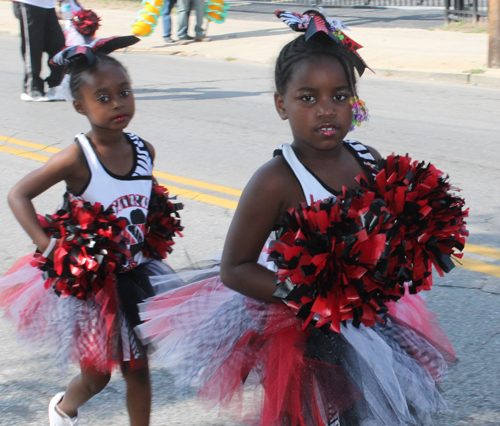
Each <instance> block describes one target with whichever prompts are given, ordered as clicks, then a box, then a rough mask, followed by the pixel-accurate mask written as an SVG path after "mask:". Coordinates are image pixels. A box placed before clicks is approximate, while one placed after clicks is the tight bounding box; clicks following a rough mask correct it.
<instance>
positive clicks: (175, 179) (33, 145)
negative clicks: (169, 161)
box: [0, 135, 242, 205]
mask: <svg viewBox="0 0 500 426" xmlns="http://www.w3.org/2000/svg"><path fill="white" fill-rule="evenodd" d="M0 141H4V142H7V143H10V144H14V145H19V146H23V147H26V148H31V149H37V150H40V151H45V152H50V153H52V154H55V153H57V152H60V151H61V150H60V149H59V148H54V147H51V146H47V145H42V144H38V143H33V142H28V141H23V140H21V139H16V138H11V137H9V136H3V135H0ZM3 151H4V152H8V153H9V154H14V155H21V153H26V151H23V150H20V149H16V148H12V149H9V148H8V147H6V149H4V150H3ZM21 156H23V157H26V158H31V159H32V160H36V161H43V162H46V161H47V159H48V157H45V156H43V155H42V156H41V157H40V158H38V157H36V156H31V155H29V153H28V154H26V155H21ZM154 175H155V176H156V177H159V178H161V179H165V180H169V181H172V182H177V183H181V184H184V185H189V186H194V187H197V188H203V189H208V190H210V191H215V192H220V193H222V194H228V195H233V196H235V197H239V196H241V193H242V191H241V190H239V189H234V188H229V187H227V186H223V185H215V184H213V183H208V182H203V181H201V180H195V179H189V178H184V177H181V176H175V175H172V174H170V173H164V172H160V171H156V170H155V171H154ZM193 194H198V193H197V192H193ZM213 198H215V199H222V198H219V197H213ZM196 199H200V198H199V197H198V198H196ZM207 199H210V196H208V195H207ZM232 203H233V204H234V202H232ZM233 204H231V205H233ZM217 205H218V204H217Z"/></svg>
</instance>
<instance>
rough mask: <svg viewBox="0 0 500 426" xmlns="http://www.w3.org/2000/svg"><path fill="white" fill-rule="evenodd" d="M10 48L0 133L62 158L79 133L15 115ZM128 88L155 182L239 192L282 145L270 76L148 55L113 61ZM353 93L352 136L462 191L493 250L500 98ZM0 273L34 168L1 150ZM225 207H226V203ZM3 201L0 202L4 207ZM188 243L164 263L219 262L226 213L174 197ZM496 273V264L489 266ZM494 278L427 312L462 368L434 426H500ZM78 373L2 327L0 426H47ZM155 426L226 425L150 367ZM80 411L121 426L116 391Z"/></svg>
mask: <svg viewBox="0 0 500 426" xmlns="http://www.w3.org/2000/svg"><path fill="white" fill-rule="evenodd" d="M18 43H19V40H18V39H14V38H0V51H1V52H2V61H1V62H0V76H1V78H0V93H2V100H3V102H1V103H0V135H4V136H10V137H15V138H18V139H22V140H25V141H30V142H36V143H40V144H43V145H50V146H54V147H58V148H64V147H66V146H68V145H69V144H70V143H72V139H73V136H74V135H75V134H76V133H78V132H80V131H85V130H86V129H88V125H87V123H86V121H85V118H84V117H82V116H79V115H78V114H77V113H75V112H74V111H73V110H72V107H71V105H69V104H67V103H52V104H43V103H31V104H30V103H23V102H21V101H20V100H19V95H20V88H21V72H20V71H21V67H22V64H21V60H20V57H19V53H18ZM117 57H118V59H120V60H122V61H123V62H124V63H125V64H126V66H127V67H128V69H129V71H130V74H131V76H132V79H133V82H134V86H135V94H136V100H137V104H136V108H137V114H136V117H135V118H134V120H133V122H132V124H131V126H130V128H129V130H130V131H131V132H134V133H137V134H139V135H141V136H142V137H144V138H145V139H146V140H148V141H150V142H152V143H153V144H154V145H155V148H156V152H157V160H156V164H155V167H156V169H157V170H159V171H162V172H165V173H171V174H173V175H176V176H183V177H187V178H191V179H197V180H200V181H204V182H210V183H214V184H219V185H225V186H229V187H232V188H236V189H242V188H243V187H244V185H245V183H246V182H247V181H248V179H249V178H250V176H251V175H252V173H253V172H254V171H255V169H256V168H257V167H258V166H259V165H261V164H263V163H264V162H265V161H267V160H268V159H269V158H270V157H271V155H272V151H273V149H274V148H275V147H276V146H278V145H279V144H280V143H282V142H286V141H290V132H289V129H288V126H287V124H286V123H283V122H281V121H280V120H279V118H278V116H277V114H276V112H275V111H274V105H273V100H272V95H273V84H272V70H271V69H270V68H267V67H264V66H253V65H248V64H240V63H234V62H210V61H202V60H197V59H190V58H175V57H170V56H163V55H153V54H125V55H123V54H119V55H117ZM360 95H361V97H362V98H363V99H364V100H365V102H366V103H367V105H368V106H369V108H370V111H371V115H372V119H371V122H370V123H369V124H367V125H366V126H363V127H361V129H359V130H357V131H356V132H355V133H354V134H352V137H353V138H357V139H359V140H360V141H362V142H364V143H367V144H369V145H372V146H374V147H376V148H377V149H378V150H379V151H380V152H381V153H382V154H383V155H384V154H385V155H387V154H389V153H391V152H398V153H407V152H408V153H410V155H411V156H413V157H414V158H415V159H425V160H432V161H433V163H435V164H436V166H437V167H439V168H440V169H442V170H445V171H446V172H448V173H449V174H450V176H451V180H452V182H454V183H455V184H456V185H457V186H459V187H461V188H462V189H463V194H464V196H465V198H466V200H467V202H468V204H469V206H470V208H471V217H470V220H469V228H470V230H471V237H470V240H469V241H470V242H471V243H473V244H477V245H482V246H488V247H491V248H496V249H500V234H499V232H498V229H499V225H500V208H499V205H498V199H499V196H500V189H499V188H498V186H497V184H496V182H498V181H499V179H500V170H499V168H498V159H499V158H500V146H499V145H498V134H499V133H500V122H499V121H498V120H497V118H496V115H497V114H496V112H495V111H497V109H498V104H499V101H500V91H499V90H490V89H486V88H481V87H472V86H456V85H441V84H435V83H425V82H406V81H400V80H397V79H393V78H383V77H370V76H367V77H363V79H362V81H361V82H360ZM0 164H1V170H2V171H3V173H2V180H0V206H1V208H0V223H1V228H0V229H1V230H2V234H1V235H2V240H1V242H2V245H1V247H0V272H1V273H3V272H5V271H6V270H7V268H8V267H9V266H10V265H11V264H12V263H13V261H14V260H15V259H17V258H18V257H20V256H22V255H24V254H26V253H29V252H30V251H31V250H32V245H31V244H30V242H29V240H28V238H27V237H26V236H25V235H24V234H23V232H22V231H21V229H20V227H19V226H18V225H17V224H16V222H15V220H14V219H13V217H12V215H11V213H10V211H9V210H8V207H7V205H6V202H5V195H6V193H7V191H8V189H9V188H10V187H11V186H12V185H13V184H14V183H15V182H16V181H17V180H19V179H20V178H21V177H22V176H24V175H25V174H26V173H28V172H29V171H30V170H33V169H35V168H37V167H39V166H40V165H41V163H39V162H36V161H33V160H29V159H26V158H22V157H20V156H16V155H10V154H7V153H4V152H0ZM63 190H64V188H63V187H62V185H59V186H58V187H56V188H54V189H53V190H50V191H49V192H47V193H46V194H43V195H42V196H41V197H39V199H38V200H36V205H37V208H38V210H39V211H40V212H44V213H46V212H51V211H53V210H54V208H55V206H56V205H57V204H58V202H59V200H60V197H61V195H62V192H63ZM235 199H236V198H235ZM2 200H3V201H2ZM182 201H183V202H184V203H185V211H184V214H183V220H184V224H185V226H186V232H185V238H183V239H182V241H180V242H179V243H178V245H177V247H176V250H175V251H174V253H173V255H172V256H171V259H170V260H169V261H170V263H171V264H172V265H173V266H175V267H179V266H181V265H182V264H184V263H186V255H187V256H189V258H190V259H202V258H203V257H204V256H207V255H210V254H211V253H217V252H219V251H220V250H221V248H222V244H223V239H224V235H225V232H226V230H227V226H228V225H229V222H230V220H231V217H232V214H233V211H232V210H231V209H228V208H222V207H218V206H216V205H212V204H207V203H201V202H197V201H192V200H189V199H182ZM499 263H500V262H496V264H499ZM499 294H500V279H499V278H495V277H492V276H489V275H483V274H479V273H476V272H472V271H467V270H464V269H459V268H456V269H455V270H454V271H452V273H451V274H450V275H449V276H447V277H446V278H445V279H437V280H436V283H435V288H434V289H433V290H432V291H431V292H430V293H429V294H428V297H427V300H428V303H429V306H430V308H431V309H432V310H433V311H434V312H436V313H439V321H440V323H441V325H442V327H443V328H444V329H445V331H446V332H447V333H448V335H449V337H450V340H451V341H452V344H453V345H454V347H455V349H456V352H457V355H458V358H459V361H458V362H457V364H455V365H454V366H453V367H452V368H451V370H450V373H449V377H448V381H447V382H446V383H445V384H444V385H443V394H444V398H445V399H446V401H447V402H448V404H449V406H450V410H451V411H450V413H444V414H443V415H442V416H440V417H439V418H437V419H436V424H437V425H439V426H451V425H459V426H466V425H467V426H470V425H473V426H483V425H484V426H486V425H488V426H493V425H499V424H500V403H499V401H500V390H499V387H498V383H500V366H499V365H498V359H500V329H499V324H500V310H499V302H500V300H499V297H500V296H499ZM75 371H76V370H74V369H71V370H70V371H68V372H67V373H66V374H62V375H61V374H60V373H59V372H58V371H56V369H55V368H54V367H53V366H52V365H51V359H50V356H49V355H48V354H47V352H46V351H45V350H44V349H43V348H42V349H38V350H33V349H31V348H28V347H25V346H23V345H22V344H20V342H18V341H17V340H16V338H15V337H14V333H13V331H12V329H11V327H10V326H8V325H6V324H5V323H3V322H2V323H0V425H2V426H4V425H5V426H6V425H16V426H17V425H42V424H47V420H46V406H47V403H48V401H49V399H50V397H52V396H53V395H54V394H55V393H56V392H57V391H60V390H62V389H64V387H65V386H66V384H67V382H68V380H69V379H70V377H71V376H72V375H73V374H74V373H75ZM153 383H154V392H155V400H154V409H153V421H152V424H153V425H155V426H159V425H162V426H173V425H176V426H177V425H178V426H188V425H189V426H193V425H199V426H229V425H234V422H232V421H230V420H228V419H226V418H224V417H223V418H219V417H217V414H215V413H209V414H207V413H205V412H204V411H203V410H202V408H201V407H200V406H199V405H198V404H197V403H196V402H194V400H193V399H192V398H186V397H183V398H180V397H178V396H176V395H175V394H174V393H173V390H172V386H171V384H172V383H171V378H170V377H169V376H168V375H167V374H165V373H163V372H162V371H161V370H158V369H154V371H153ZM82 412H83V413H84V414H86V415H88V416H89V417H90V423H89V424H92V425H95V426H101V425H102V426H104V425H106V426H118V425H120V426H121V425H125V424H127V417H126V413H125V408H124V385H123V380H122V379H121V377H120V375H119V374H117V375H115V377H114V379H113V381H112V383H111V384H110V386H108V387H107V388H106V390H105V391H103V392H102V394H100V395H99V396H97V397H96V398H94V399H93V400H92V401H90V402H89V403H88V404H87V405H86V406H85V407H84V408H83V409H82Z"/></svg>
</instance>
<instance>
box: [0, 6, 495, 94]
mask: <svg viewBox="0 0 500 426" xmlns="http://www.w3.org/2000/svg"><path fill="white" fill-rule="evenodd" d="M93 7H94V10H95V11H96V12H97V13H98V14H99V16H101V18H102V27H101V29H99V31H98V33H97V36H99V37H106V36H111V35H117V34H128V33H129V32H130V26H131V24H132V23H133V22H134V19H135V17H136V16H137V13H138V9H139V8H140V6H138V7H137V10H134V9H133V8H131V7H130V6H128V7H126V8H122V9H115V8H112V7H110V6H109V4H108V6H106V5H105V4H104V3H103V4H102V6H99V3H97V6H93ZM280 7H282V6H277V7H276V8H280ZM295 9H297V8H295ZM329 13H330V14H331V15H332V16H333V15H334V13H335V9H329ZM176 18H177V17H176V16H175V14H174V15H173V16H172V20H173V25H174V28H177V23H176V20H177V19H176ZM192 18H193V19H194V17H192ZM18 25H19V24H18V21H17V20H16V19H15V18H14V15H13V13H12V5H11V2H10V1H0V35H6V36H9V35H10V36H16V35H18V33H19V28H18ZM193 27H194V22H192V23H190V28H193ZM162 30H163V28H162V25H161V22H160V23H159V25H158V27H157V28H156V30H155V31H154V32H153V34H152V35H150V36H149V37H144V38H143V39H142V41H141V42H140V43H138V44H137V45H135V46H133V47H132V48H131V50H134V51H147V52H154V53H158V54H167V55H178V56H188V57H190V56H197V57H204V58H209V59H214V60H219V61H234V60H237V61H245V62H251V63H259V64H264V65H272V64H273V63H274V60H275V58H276V56H277V54H278V52H279V50H280V49H281V47H282V46H283V45H284V44H285V43H287V42H288V41H289V40H291V39H293V38H294V37H295V36H296V34H295V33H294V32H293V31H291V30H290V29H288V27H286V26H285V24H283V23H282V22H281V21H279V20H278V19H276V21H269V20H265V21H264V20H259V19H255V20H252V19H244V20H242V19H234V18H232V17H231V12H230V13H229V15H228V19H227V20H226V22H225V23H223V24H221V25H218V24H214V23H210V25H209V28H208V31H207V33H208V36H209V37H210V38H211V42H208V43H189V44H186V45H179V44H174V45H166V44H165V43H164V42H163V39H162ZM349 36H350V37H352V38H353V39H354V40H356V41H357V42H359V43H360V44H362V45H363V46H364V48H363V49H362V50H361V51H360V53H361V55H362V56H363V58H364V59H365V61H366V62H367V63H368V65H369V66H370V67H371V68H372V69H373V70H374V71H375V72H376V74H377V75H379V76H381V77H389V76H394V77H403V78H407V79H413V78H417V79H422V78H423V79H434V80H437V81H449V82H452V83H464V84H467V83H470V84H477V85H485V86H493V87H500V70H492V69H487V45H488V35H487V34H484V33H463V32H455V31H440V30H429V29H418V28H373V25H372V26H370V27H363V26H356V27H353V28H352V30H351V31H350V32H349Z"/></svg>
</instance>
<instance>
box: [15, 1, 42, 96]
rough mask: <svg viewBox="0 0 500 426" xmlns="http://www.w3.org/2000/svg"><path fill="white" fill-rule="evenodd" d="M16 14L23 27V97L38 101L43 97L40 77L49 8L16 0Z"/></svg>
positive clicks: (21, 27)
mask: <svg viewBox="0 0 500 426" xmlns="http://www.w3.org/2000/svg"><path fill="white" fill-rule="evenodd" d="M13 5H14V14H15V16H16V17H17V18H18V19H19V23H20V29H21V53H22V55H23V59H24V83H23V93H22V94H21V99H22V100H23V101H36V100H39V99H41V98H42V97H43V95H44V90H43V85H44V82H43V80H42V79H41V78H40V72H41V69H42V53H43V50H44V35H45V34H44V33H45V31H44V24H43V23H44V20H45V16H44V15H45V14H46V12H47V9H44V8H42V7H38V6H33V5H31V4H25V3H19V2H14V3H13Z"/></svg>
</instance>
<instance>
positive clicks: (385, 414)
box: [137, 270, 454, 426]
mask: <svg viewBox="0 0 500 426" xmlns="http://www.w3.org/2000/svg"><path fill="white" fill-rule="evenodd" d="M196 273H197V272H196V271H194V272H191V273H190V274H191V276H190V277H183V279H185V280H191V283H190V284H188V285H186V286H183V287H181V288H178V289H174V290H172V291H169V292H167V293H165V294H162V295H158V296H155V297H153V298H151V299H149V300H147V301H146V302H145V303H143V304H141V305H140V311H141V314H140V315H141V319H142V320H143V321H144V322H143V323H142V324H141V325H139V326H138V327H137V330H138V331H139V335H140V336H141V338H142V339H143V340H144V341H145V342H148V343H152V344H153V347H154V352H153V355H152V357H153V359H154V360H155V361H156V362H158V363H159V364H160V365H161V366H163V367H165V368H167V369H168V370H169V372H170V373H172V374H173V375H174V377H175V378H176V386H177V391H178V392H179V393H182V392H192V391H193V389H194V390H196V391H197V392H198V394H199V396H201V397H202V398H203V400H205V401H206V402H207V403H208V404H209V407H215V406H219V408H223V409H229V410H230V412H231V413H232V414H233V415H234V416H235V419H237V420H238V421H241V422H244V423H245V424H248V425H260V426H283V425H287V426H299V425H300V426H323V425H341V426H344V425H349V426H354V425H356V426H358V425H359V426H361V425H362V426H383V425H387V426H398V425H401V426H403V425H405V426H406V425H431V424H432V419H431V416H432V414H434V413H437V412H440V411H443V410H446V404H445V402H444V400H443V399H442V397H441V395H440V393H439V391H438V387H437V385H438V383H439V382H440V381H441V380H442V379H443V376H444V375H445V373H446V370H447V367H448V365H449V364H450V363H452V362H453V361H454V352H453V349H452V348H451V345H450V344H449V342H448V340H447V338H446V336H445V335H444V332H443V331H442V330H441V328H440V327H439V326H438V325H437V323H436V321H435V319H434V315H432V314H431V313H429V311H427V309H426V307H425V303H424V301H423V300H422V298H421V297H420V296H419V295H407V296H404V297H402V298H401V299H400V300H399V301H398V302H397V303H390V304H389V313H388V314H387V315H386V316H385V318H384V322H382V323H377V324H376V325H375V326H374V327H365V326H364V325H362V324H361V325H360V326H359V327H358V328H356V327H354V326H353V325H352V323H350V322H347V323H345V324H344V325H341V333H333V332H326V331H325V330H323V329H319V328H315V327H313V326H310V325H309V326H307V327H305V328H304V325H303V324H304V321H303V320H302V319H300V318H298V317H297V316H295V315H294V314H293V313H292V311H291V310H290V309H289V308H288V307H287V306H285V305H284V304H279V303H276V304H272V303H265V302H260V301H257V300H254V299H251V298H248V297H245V296H243V295H241V294H239V293H237V292H235V291H233V290H230V289H229V288H227V287H225V286H224V285H223V284H222V282H221V280H220V277H219V275H218V274H217V271H215V272H214V270H212V276H210V273H209V272H207V273H208V275H207V276H205V278H202V279H199V280H193V277H194V275H195V274H196ZM175 279H178V277H177V278H175ZM153 280H154V281H156V280H157V279H156V278H153ZM170 280H174V278H173V277H168V276H167V277H161V278H158V283H160V284H163V285H166V286H167V287H168V285H170V284H169V281H170Z"/></svg>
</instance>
